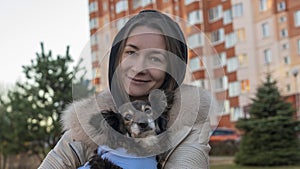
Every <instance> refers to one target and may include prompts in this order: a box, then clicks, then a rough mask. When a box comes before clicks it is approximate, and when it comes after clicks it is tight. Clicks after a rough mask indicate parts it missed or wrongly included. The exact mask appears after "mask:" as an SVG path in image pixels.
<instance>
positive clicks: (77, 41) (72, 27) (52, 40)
mask: <svg viewBox="0 0 300 169" xmlns="http://www.w3.org/2000/svg"><path fill="white" fill-rule="evenodd" d="M88 40H89V13H88V0H1V1H0V58H1V60H0V84H2V85H3V84H5V85H10V84H14V83H15V82H16V81H17V80H23V79H24V78H23V77H22V76H23V73H22V65H30V60H32V59H35V58H36V53H37V52H38V53H40V51H41V47H40V42H43V43H44V48H45V51H48V50H51V51H52V55H53V56H57V55H64V54H65V52H66V47H67V46H68V45H69V46H70V55H71V56H72V58H73V59H75V61H77V60H79V57H80V55H81V52H82V51H83V50H86V48H87V44H88Z"/></svg>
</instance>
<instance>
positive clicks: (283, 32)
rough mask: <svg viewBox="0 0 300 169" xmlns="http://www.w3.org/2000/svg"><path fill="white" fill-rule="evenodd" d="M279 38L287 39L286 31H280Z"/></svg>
mask: <svg viewBox="0 0 300 169" xmlns="http://www.w3.org/2000/svg"><path fill="white" fill-rule="evenodd" d="M280 36H281V37H283V38H285V37H287V36H288V30H287V29H282V30H281V31H280Z"/></svg>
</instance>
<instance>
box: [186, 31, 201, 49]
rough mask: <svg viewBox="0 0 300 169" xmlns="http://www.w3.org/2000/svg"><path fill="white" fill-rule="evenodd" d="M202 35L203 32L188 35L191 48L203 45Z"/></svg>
mask: <svg viewBox="0 0 300 169" xmlns="http://www.w3.org/2000/svg"><path fill="white" fill-rule="evenodd" d="M202 38H203V37H202V35H201V33H197V34H193V35H191V36H189V37H188V45H189V47H190V48H192V49H193V48H196V47H200V46H202V45H203V40H202Z"/></svg>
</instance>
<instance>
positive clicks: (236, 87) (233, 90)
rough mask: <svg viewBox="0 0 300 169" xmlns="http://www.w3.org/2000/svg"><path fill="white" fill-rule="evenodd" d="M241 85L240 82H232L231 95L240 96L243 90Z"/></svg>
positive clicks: (229, 93)
mask: <svg viewBox="0 0 300 169" xmlns="http://www.w3.org/2000/svg"><path fill="white" fill-rule="evenodd" d="M240 88H241V85H240V83H239V82H231V83H229V84H228V95H229V97H234V96H238V95H239V94H240V91H241V89H240Z"/></svg>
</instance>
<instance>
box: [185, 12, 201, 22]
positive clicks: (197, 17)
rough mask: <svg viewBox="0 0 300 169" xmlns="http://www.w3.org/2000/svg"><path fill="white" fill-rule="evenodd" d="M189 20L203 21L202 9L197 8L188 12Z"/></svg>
mask: <svg viewBox="0 0 300 169" xmlns="http://www.w3.org/2000/svg"><path fill="white" fill-rule="evenodd" d="M188 21H189V23H190V24H197V23H202V11H201V10H196V11H193V12H190V13H189V14H188Z"/></svg>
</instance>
